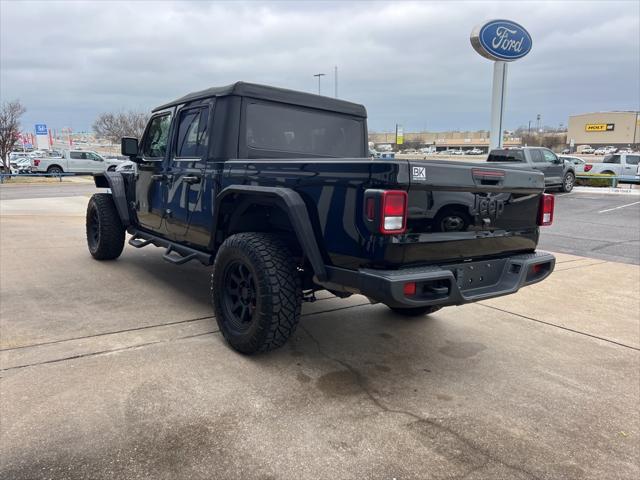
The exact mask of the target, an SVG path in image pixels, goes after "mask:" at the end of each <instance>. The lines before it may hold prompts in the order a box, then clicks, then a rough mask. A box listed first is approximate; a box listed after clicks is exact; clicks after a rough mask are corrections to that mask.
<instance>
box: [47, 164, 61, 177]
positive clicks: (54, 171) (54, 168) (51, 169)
mask: <svg viewBox="0 0 640 480" xmlns="http://www.w3.org/2000/svg"><path fill="white" fill-rule="evenodd" d="M47 173H51V174H53V175H59V174H61V173H64V172H63V171H62V168H61V167H59V166H57V165H52V166H51V167H49V168H47Z"/></svg>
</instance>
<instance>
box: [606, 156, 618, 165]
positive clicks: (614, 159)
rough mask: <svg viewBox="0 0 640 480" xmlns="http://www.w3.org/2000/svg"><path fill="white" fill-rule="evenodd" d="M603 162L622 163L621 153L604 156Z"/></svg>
mask: <svg viewBox="0 0 640 480" xmlns="http://www.w3.org/2000/svg"><path fill="white" fill-rule="evenodd" d="M603 163H620V155H609V156H607V157H604V160H603Z"/></svg>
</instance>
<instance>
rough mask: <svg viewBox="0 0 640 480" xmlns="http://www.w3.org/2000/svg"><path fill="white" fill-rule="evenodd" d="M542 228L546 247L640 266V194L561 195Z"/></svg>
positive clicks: (542, 246) (543, 245)
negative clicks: (551, 223)
mask: <svg viewBox="0 0 640 480" xmlns="http://www.w3.org/2000/svg"><path fill="white" fill-rule="evenodd" d="M540 231H541V233H540V243H539V247H540V248H541V249H543V250H550V251H553V252H564V253H570V254H573V255H580V256H583V257H591V258H599V259H602V260H611V261H616V262H624V263H631V264H635V265H640V195H615V194H612V195H605V194H601V193H578V192H575V193H569V194H557V195H556V205H555V214H554V222H553V225H552V226H551V227H544V228H541V230H540Z"/></svg>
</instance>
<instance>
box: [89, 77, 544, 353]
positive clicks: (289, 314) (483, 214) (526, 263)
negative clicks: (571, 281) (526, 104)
mask: <svg viewBox="0 0 640 480" xmlns="http://www.w3.org/2000/svg"><path fill="white" fill-rule="evenodd" d="M366 118H367V114H366V110H365V108H364V107H363V106H362V105H357V104H354V103H350V102H346V101H341V100H337V99H333V98H328V97H322V96H319V95H312V94H308V93H301V92H295V91H290V90H284V89H280V88H273V87H267V86H262V85H255V84H249V83H242V82H239V83H235V84H233V85H230V86H227V87H221V88H211V89H208V90H204V91H200V92H195V93H191V94H189V95H186V96H184V97H182V98H179V99H177V100H175V101H173V102H169V103H167V104H165V105H162V106H160V107H158V108H156V109H155V110H154V111H153V114H152V116H151V118H150V120H149V123H148V125H147V127H146V130H145V132H144V134H143V136H142V139H141V140H140V142H139V143H138V140H137V139H135V138H123V139H122V153H123V154H124V155H127V156H129V157H130V158H131V160H132V161H133V162H135V163H136V167H137V168H136V169H135V171H133V172H105V173H103V174H99V175H95V183H96V186H97V187H101V188H109V189H110V193H97V194H95V195H93V197H92V198H91V200H90V201H89V205H88V208H87V241H88V246H89V251H90V253H91V255H92V256H93V257H94V258H96V259H98V260H109V259H115V258H117V257H118V256H119V255H120V254H121V253H122V250H123V248H124V241H125V232H128V233H129V234H130V235H131V237H130V239H129V244H130V245H131V246H133V247H136V248H139V247H144V246H146V245H149V244H153V245H156V246H159V247H164V248H166V253H165V254H164V259H165V260H167V261H169V262H171V263H175V264H177V265H179V264H182V263H185V262H187V261H190V260H198V261H200V262H201V263H203V264H204V265H213V272H212V280H211V299H212V302H213V306H214V310H215V315H216V320H217V322H218V325H219V326H220V330H221V332H222V333H223V335H224V337H225V338H226V340H227V341H228V342H229V343H230V344H231V345H232V346H233V348H235V349H236V350H238V351H240V352H242V353H247V354H250V353H255V352H261V351H267V350H271V349H273V348H277V347H279V346H281V345H283V344H284V343H285V342H286V340H287V339H288V338H289V336H291V334H292V333H293V331H294V330H295V328H296V325H297V323H298V321H299V318H300V307H301V303H302V301H303V300H313V299H314V298H315V297H314V292H316V291H318V290H329V291H330V292H332V293H334V294H335V295H337V296H338V297H346V296H349V295H351V294H353V293H358V294H362V295H366V296H367V297H369V298H370V299H371V301H373V302H382V303H384V304H386V305H387V306H388V307H389V308H391V310H393V311H394V312H396V313H398V314H400V315H424V314H428V313H431V312H434V311H436V310H437V309H439V308H440V307H442V306H445V305H461V304H463V303H467V302H474V301H477V300H482V299H486V298H491V297H496V296H499V295H506V294H509V293H513V292H516V291H517V290H518V289H519V288H520V287H522V286H525V285H530V284H533V283H536V282H539V281H541V280H543V279H544V278H546V277H547V276H548V275H549V274H550V273H551V272H552V270H553V268H554V265H555V259H554V257H553V256H552V255H550V254H548V253H545V252H536V244H537V242H538V235H539V226H541V225H548V224H550V223H551V221H552V218H553V197H552V196H550V195H545V194H544V193H543V190H544V187H545V185H544V176H543V175H542V174H541V173H539V172H535V171H531V170H523V169H521V168H513V169H511V168H509V166H508V165H504V164H501V165H500V166H499V167H498V168H493V167H491V166H486V164H483V165H478V164H469V163H463V162H446V161H413V160H411V161H408V160H371V159H369V158H367V147H368V144H367V123H366ZM434 206H437V207H434ZM434 208H437V212H435V211H433V210H434ZM460 216H463V217H464V219H465V221H464V222H463V223H462V224H461V223H460V222H456V221H455V219H456V218H459V217H460ZM447 219H448V221H447Z"/></svg>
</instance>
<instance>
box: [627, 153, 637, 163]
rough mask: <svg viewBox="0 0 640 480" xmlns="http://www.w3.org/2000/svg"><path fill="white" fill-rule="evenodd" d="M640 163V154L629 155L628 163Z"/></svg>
mask: <svg viewBox="0 0 640 480" xmlns="http://www.w3.org/2000/svg"><path fill="white" fill-rule="evenodd" d="M638 163H640V155H627V164H629V165H638Z"/></svg>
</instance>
